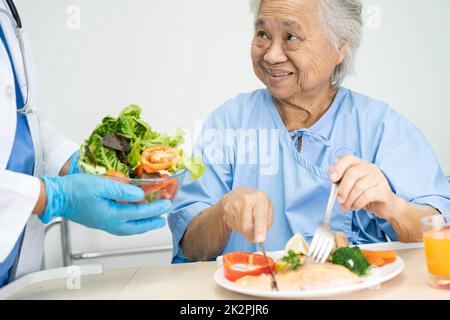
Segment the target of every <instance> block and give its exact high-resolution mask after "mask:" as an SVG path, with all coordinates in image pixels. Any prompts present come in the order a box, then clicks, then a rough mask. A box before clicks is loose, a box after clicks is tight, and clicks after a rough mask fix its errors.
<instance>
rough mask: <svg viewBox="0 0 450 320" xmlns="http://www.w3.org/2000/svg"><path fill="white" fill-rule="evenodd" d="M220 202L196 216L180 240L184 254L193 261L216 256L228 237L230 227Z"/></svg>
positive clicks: (205, 259)
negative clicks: (225, 219) (224, 217)
mask: <svg viewBox="0 0 450 320" xmlns="http://www.w3.org/2000/svg"><path fill="white" fill-rule="evenodd" d="M220 207H221V204H220V203H219V204H217V205H215V206H213V207H211V208H209V209H207V210H205V211H203V212H202V213H200V214H199V215H198V216H196V217H195V218H194V219H193V220H192V222H191V224H190V225H189V227H188V228H187V230H186V233H185V234H184V236H183V239H182V240H181V247H182V248H183V252H184V255H185V256H186V258H188V259H189V260H193V261H197V260H198V261H208V260H210V259H211V258H214V257H217V256H218V255H219V254H220V253H221V252H222V251H223V249H224V248H225V245H226V243H227V241H228V239H229V238H230V234H231V229H230V228H229V227H228V226H227V224H226V223H225V221H224V219H223V211H222V209H221V208H220Z"/></svg>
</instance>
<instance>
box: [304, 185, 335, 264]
mask: <svg viewBox="0 0 450 320" xmlns="http://www.w3.org/2000/svg"><path fill="white" fill-rule="evenodd" d="M337 193H338V185H337V184H335V183H333V186H332V187H331V192H330V197H329V198H328V204H327V211H326V213H325V220H324V223H323V225H321V226H320V227H318V228H317V229H316V232H315V233H314V238H313V240H312V242H311V246H310V247H309V256H310V257H311V258H312V259H313V260H314V261H315V262H318V263H321V264H322V263H324V262H325V261H327V259H328V257H329V256H330V253H331V250H333V246H334V243H335V240H334V235H333V233H332V232H331V230H330V218H331V213H332V212H333V207H334V203H335V202H336V197H337Z"/></svg>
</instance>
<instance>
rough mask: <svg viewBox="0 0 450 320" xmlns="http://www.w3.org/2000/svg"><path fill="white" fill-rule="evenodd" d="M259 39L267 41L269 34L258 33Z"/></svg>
mask: <svg viewBox="0 0 450 320" xmlns="http://www.w3.org/2000/svg"><path fill="white" fill-rule="evenodd" d="M257 36H258V38H262V39H266V38H267V34H266V33H265V32H264V31H258V33H257Z"/></svg>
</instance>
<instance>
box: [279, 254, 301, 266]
mask: <svg viewBox="0 0 450 320" xmlns="http://www.w3.org/2000/svg"><path fill="white" fill-rule="evenodd" d="M281 261H283V262H285V263H287V264H288V265H289V267H290V268H291V269H292V270H297V269H298V268H300V267H301V266H302V264H303V261H302V259H300V257H299V256H298V255H297V254H296V253H295V251H294V250H289V251H288V255H287V256H285V257H283V258H282V259H281Z"/></svg>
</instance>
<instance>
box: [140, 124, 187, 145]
mask: <svg viewBox="0 0 450 320" xmlns="http://www.w3.org/2000/svg"><path fill="white" fill-rule="evenodd" d="M184 135H185V132H184V131H183V130H181V129H180V128H178V129H177V130H176V131H175V132H174V134H173V135H171V136H170V135H168V134H167V133H163V134H160V135H159V136H157V137H155V138H153V139H151V140H150V141H149V142H150V144H151V145H153V146H169V147H172V148H177V147H179V146H181V145H182V144H183V143H184Z"/></svg>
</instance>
